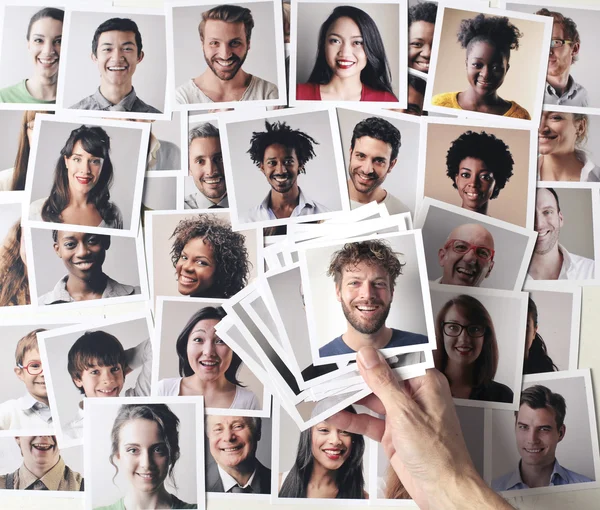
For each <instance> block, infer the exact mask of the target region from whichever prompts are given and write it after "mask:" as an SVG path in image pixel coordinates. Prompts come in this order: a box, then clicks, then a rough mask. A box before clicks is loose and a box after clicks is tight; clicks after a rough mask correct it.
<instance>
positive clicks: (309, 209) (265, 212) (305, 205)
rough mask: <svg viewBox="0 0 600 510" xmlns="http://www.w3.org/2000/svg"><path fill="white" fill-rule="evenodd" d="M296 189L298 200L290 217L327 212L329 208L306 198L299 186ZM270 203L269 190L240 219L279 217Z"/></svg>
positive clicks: (247, 220)
mask: <svg viewBox="0 0 600 510" xmlns="http://www.w3.org/2000/svg"><path fill="white" fill-rule="evenodd" d="M298 191H299V192H300V195H299V197H298V198H299V202H298V205H297V206H296V207H295V209H294V210H293V211H292V214H291V215H290V218H294V217H296V216H308V215H309V214H321V213H325V212H329V209H328V208H327V207H325V206H324V205H321V204H319V203H318V202H315V201H314V200H311V199H310V198H308V197H307V196H306V195H305V194H304V193H302V190H301V189H300V188H298ZM270 203H271V192H270V191H269V192H268V193H267V196H266V197H265V199H264V200H263V201H262V202H261V203H260V204H259V205H257V206H256V207H254V208H252V209H250V210H249V211H248V213H247V214H246V216H245V217H244V218H242V221H243V222H244V223H250V222H254V221H268V220H276V219H281V218H277V216H275V213H274V212H273V210H272V209H271V207H269V205H270Z"/></svg>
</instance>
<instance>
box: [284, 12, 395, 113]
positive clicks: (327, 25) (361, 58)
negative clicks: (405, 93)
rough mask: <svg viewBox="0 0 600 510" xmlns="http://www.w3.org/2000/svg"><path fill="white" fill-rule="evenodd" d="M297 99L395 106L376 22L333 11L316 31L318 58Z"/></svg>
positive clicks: (360, 15) (365, 16)
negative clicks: (368, 102) (386, 103)
mask: <svg viewBox="0 0 600 510" xmlns="http://www.w3.org/2000/svg"><path fill="white" fill-rule="evenodd" d="M296 99H298V100H309V101H321V100H324V101H384V102H397V101H398V99H397V98H396V96H395V95H394V93H393V92H392V75H391V73H390V68H389V65H388V61H387V57H386V55H385V48H384V46H383V40H382V38H381V34H380V33H379V29H378V28H377V25H376V24H375V21H374V20H373V18H371V16H369V15H368V14H367V13H366V12H365V11H363V10H361V9H358V8H357V7H350V6H347V5H343V6H339V7H336V8H335V9H334V10H333V12H332V13H331V14H330V15H329V17H328V18H327V19H326V20H325V22H324V23H323V24H322V25H321V29H320V31H319V41H318V45H317V58H316V61H315V65H314V67H313V70H312V72H311V73H310V76H309V78H308V83H301V84H298V85H297V87H296Z"/></svg>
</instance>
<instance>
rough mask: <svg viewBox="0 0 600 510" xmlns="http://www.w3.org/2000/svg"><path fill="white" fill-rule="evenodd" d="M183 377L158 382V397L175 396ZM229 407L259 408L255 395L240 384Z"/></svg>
mask: <svg viewBox="0 0 600 510" xmlns="http://www.w3.org/2000/svg"><path fill="white" fill-rule="evenodd" d="M182 380H183V377H170V378H168V379H163V380H161V381H159V382H158V396H159V397H177V396H179V392H180V391H181V381H182ZM229 409H260V402H259V401H258V398H256V395H255V394H254V393H253V392H252V391H250V390H247V389H246V388H242V387H241V386H236V387H235V397H233V402H232V403H231V406H230V407H229Z"/></svg>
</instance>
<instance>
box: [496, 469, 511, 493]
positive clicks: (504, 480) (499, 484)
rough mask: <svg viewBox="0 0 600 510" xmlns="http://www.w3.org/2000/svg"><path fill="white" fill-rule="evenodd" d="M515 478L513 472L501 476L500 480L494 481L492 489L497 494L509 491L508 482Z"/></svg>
mask: <svg viewBox="0 0 600 510" xmlns="http://www.w3.org/2000/svg"><path fill="white" fill-rule="evenodd" d="M512 477H513V472H512V471H511V472H510V473H506V474H505V475H502V476H499V477H498V478H494V479H493V480H492V489H493V490H494V491H496V492H500V491H506V490H508V487H507V485H508V482H509V480H511V479H512Z"/></svg>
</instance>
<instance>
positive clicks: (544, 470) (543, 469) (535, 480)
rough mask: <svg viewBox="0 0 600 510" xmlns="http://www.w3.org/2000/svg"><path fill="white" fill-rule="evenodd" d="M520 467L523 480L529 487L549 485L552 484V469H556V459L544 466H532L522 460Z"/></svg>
mask: <svg viewBox="0 0 600 510" xmlns="http://www.w3.org/2000/svg"><path fill="white" fill-rule="evenodd" d="M519 469H520V471H521V480H523V481H524V482H525V483H526V484H527V486H528V487H531V488H534V487H547V486H548V485H549V484H550V476H552V471H553V470H554V459H553V460H552V462H551V463H550V464H546V465H543V466H531V465H529V464H524V463H523V461H521V462H520V463H519Z"/></svg>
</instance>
